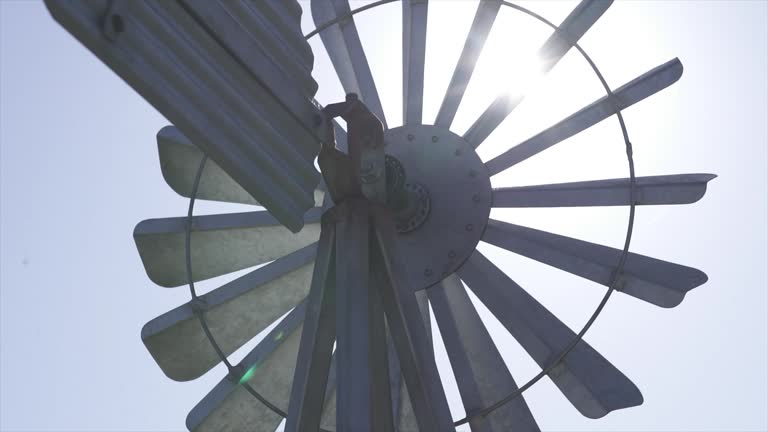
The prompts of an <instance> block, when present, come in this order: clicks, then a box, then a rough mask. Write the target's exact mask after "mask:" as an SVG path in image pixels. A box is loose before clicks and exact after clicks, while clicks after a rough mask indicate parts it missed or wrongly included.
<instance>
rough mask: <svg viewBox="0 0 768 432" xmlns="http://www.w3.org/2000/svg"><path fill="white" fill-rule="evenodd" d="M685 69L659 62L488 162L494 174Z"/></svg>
mask: <svg viewBox="0 0 768 432" xmlns="http://www.w3.org/2000/svg"><path fill="white" fill-rule="evenodd" d="M682 73H683V65H682V64H681V63H680V60H678V59H674V60H670V61H669V62H667V63H664V64H663V65H661V66H658V67H656V68H654V69H652V70H650V71H648V72H646V73H645V74H643V75H641V76H640V77H638V78H635V79H634V80H632V81H630V82H629V83H627V84H624V85H623V86H621V87H619V88H618V89H617V90H615V91H614V92H613V94H614V97H613V98H611V97H609V96H604V97H602V98H600V99H598V100H597V101H595V102H593V103H592V104H590V105H588V106H586V107H584V108H582V109H581V110H580V111H578V112H576V113H574V114H571V115H570V116H569V117H567V118H566V119H564V120H562V121H560V122H559V123H557V124H555V125H553V126H551V127H550V128H548V129H546V130H544V131H543V132H541V133H539V134H538V135H535V136H533V137H531V138H529V139H527V140H526V141H523V142H522V143H520V144H518V145H516V146H515V147H512V148H511V149H509V150H507V151H506V152H504V153H502V154H500V155H499V156H496V157H495V158H493V159H491V160H490V161H488V162H487V163H486V164H485V165H486V166H487V167H488V171H489V173H490V175H491V176H494V175H496V174H498V173H500V172H502V171H504V170H506V169H507V168H509V167H511V166H513V165H515V164H517V163H520V162H522V161H524V160H526V159H528V158H529V157H531V156H534V155H536V154H538V153H540V152H542V151H544V150H546V149H548V148H550V147H552V146H553V145H555V144H557V143H559V142H561V141H563V140H565V139H567V138H570V137H572V136H574V135H576V134H577V133H579V132H581V131H583V130H585V129H587V128H589V127H591V126H594V125H595V124H597V123H599V122H601V121H603V120H605V119H606V118H608V117H610V116H612V115H614V114H616V113H617V112H618V111H619V110H623V109H625V108H627V107H629V106H632V105H633V104H635V103H637V102H639V101H641V100H643V99H645V98H647V97H649V96H651V95H653V94H655V93H656V92H658V91H660V90H663V89H665V88H667V87H669V86H670V85H672V84H673V83H675V82H676V81H677V80H678V79H680V76H681V75H682Z"/></svg>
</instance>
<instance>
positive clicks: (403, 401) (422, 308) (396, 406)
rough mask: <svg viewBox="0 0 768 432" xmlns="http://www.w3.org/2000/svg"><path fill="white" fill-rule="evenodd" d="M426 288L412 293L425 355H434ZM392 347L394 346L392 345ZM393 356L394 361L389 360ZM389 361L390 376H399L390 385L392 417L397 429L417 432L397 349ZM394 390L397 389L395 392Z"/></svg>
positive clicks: (414, 415) (414, 413)
mask: <svg viewBox="0 0 768 432" xmlns="http://www.w3.org/2000/svg"><path fill="white" fill-rule="evenodd" d="M426 291H427V290H420V291H416V292H415V293H413V294H414V295H415V296H416V304H417V305H418V306H419V312H420V313H421V321H422V322H423V323H424V330H426V339H427V342H426V346H425V348H426V352H427V354H426V355H427V356H429V357H434V356H435V350H434V345H433V343H432V322H431V321H432V320H431V319H430V317H429V298H428V296H427V293H426ZM393 348H394V346H393ZM392 357H394V361H393V360H391V359H392ZM390 362H391V364H392V363H393V364H394V365H395V366H396V369H397V370H396V371H393V370H392V369H390V378H391V377H400V379H399V381H397V383H396V384H394V385H393V386H392V411H393V415H392V418H394V419H396V420H397V419H399V420H397V423H396V424H397V429H396V430H397V431H402V432H418V431H419V425H418V421H417V420H416V412H415V410H414V407H413V405H412V404H411V397H410V395H409V394H408V387H407V386H406V385H403V384H405V378H404V377H403V376H402V374H401V373H400V372H401V370H400V359H399V358H397V350H395V352H394V356H393V355H390ZM395 391H398V392H397V393H395Z"/></svg>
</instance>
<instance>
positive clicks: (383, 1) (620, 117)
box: [185, 0, 636, 432]
mask: <svg viewBox="0 0 768 432" xmlns="http://www.w3.org/2000/svg"><path fill="white" fill-rule="evenodd" d="M394 1H396V0H379V1H376V2H373V3H370V4H368V5H365V6H362V7H359V8H357V9H355V10H352V11H350V13H348V14H344V15H340V16H338V17H336V18H335V19H333V20H331V21H328V22H326V23H323V24H322V25H320V26H318V27H317V28H315V30H313V31H311V32H309V33H308V34H307V35H305V37H304V38H305V40H309V39H310V38H312V37H313V36H315V35H317V34H318V33H319V32H321V31H323V30H325V29H326V28H328V27H330V26H332V25H334V24H336V23H338V22H340V21H343V20H345V19H348V18H352V17H353V16H354V15H356V14H358V13H360V12H364V11H366V10H369V9H373V8H375V7H378V6H381V5H384V4H387V3H393V2H394ZM501 4H502V5H503V6H507V7H510V8H512V9H515V10H517V11H519V12H522V13H524V14H526V15H528V16H530V17H533V18H536V19H537V20H539V21H540V22H542V23H544V24H546V25H548V26H549V27H551V28H552V29H553V30H554V31H555V32H557V31H559V27H558V26H556V25H555V24H553V23H552V22H550V21H549V20H547V19H546V18H544V17H542V16H541V15H539V14H537V13H535V12H533V11H531V10H528V9H526V8H525V7H522V6H519V5H516V4H513V3H510V2H508V1H504V0H502V2H501ZM573 48H576V49H577V50H578V51H579V53H580V54H581V56H582V57H583V58H584V60H586V61H587V63H588V64H589V66H590V67H591V68H592V71H593V72H594V73H595V75H596V76H597V78H598V79H599V80H600V83H601V84H602V86H603V88H604V89H605V92H606V94H607V96H608V97H609V98H610V99H613V98H614V94H613V91H612V90H611V87H610V86H609V85H608V83H607V82H606V80H605V77H603V74H602V73H601V72H600V70H599V69H598V67H597V65H596V64H595V63H594V61H592V59H591V57H589V55H588V54H587V53H586V51H584V49H583V48H581V46H579V44H578V43H574V44H573ZM616 118H617V119H618V121H619V126H620V127H621V132H622V135H623V137H624V144H625V147H626V152H627V163H628V165H629V179H630V182H629V198H630V200H629V201H630V204H629V217H628V221H627V231H626V235H625V238H624V248H623V250H622V254H621V258H620V259H619V264H618V265H617V266H616V269H615V270H614V272H613V275H612V277H611V283H610V284H609V288H608V290H607V291H606V293H605V295H604V296H603V298H602V300H600V303H599V304H598V305H597V308H595V310H594V312H593V313H592V315H591V316H590V318H589V320H587V323H586V324H585V325H584V327H583V328H582V329H581V331H579V333H578V334H577V335H576V337H575V338H574V339H573V341H571V343H570V344H568V346H566V347H565V348H564V349H563V350H562V351H561V353H560V354H559V355H558V356H557V357H556V358H555V360H554V361H552V363H551V364H550V365H549V366H547V367H546V368H544V369H542V370H541V372H539V373H538V374H537V375H536V376H534V377H533V378H531V379H530V380H529V381H528V382H527V383H525V384H524V385H522V386H521V387H519V388H518V389H517V391H514V392H512V393H510V394H508V395H507V396H505V397H503V398H502V399H500V400H499V401H498V402H496V403H494V404H492V405H490V406H488V407H486V408H484V409H482V410H478V411H475V412H473V413H467V415H466V417H464V418H462V419H460V420H457V421H455V422H454V423H453V425H454V426H460V425H463V424H465V423H469V422H470V421H472V420H474V419H476V418H479V417H485V416H487V415H488V414H490V413H491V412H493V411H494V410H496V409H498V408H499V407H501V406H503V405H504V404H506V403H507V402H509V401H511V400H512V399H514V398H516V397H517V396H520V395H521V394H522V393H523V392H524V391H525V390H527V389H529V388H530V387H532V386H533V385H534V384H536V383H537V382H538V381H539V380H541V378H543V377H544V376H545V375H547V374H548V373H549V372H550V371H551V370H552V369H553V368H554V367H555V366H557V365H558V364H559V363H560V362H561V361H562V360H563V359H564V358H565V357H566V356H567V355H568V354H569V353H570V352H571V351H572V350H573V348H575V347H576V345H577V344H578V343H579V342H580V341H581V340H582V339H583V338H584V335H585V334H586V333H587V331H588V330H589V329H590V328H591V327H592V325H593V324H594V323H595V321H596V320H597V317H598V316H599V315H600V313H601V312H602V311H603V309H604V308H605V305H606V304H607V303H608V299H609V298H610V297H611V294H613V292H614V291H615V290H616V285H617V282H618V280H619V278H620V276H621V275H622V273H623V272H624V265H625V263H626V260H627V256H628V254H629V245H630V243H631V240H632V231H633V228H634V222H635V206H636V191H635V183H636V180H635V163H634V159H633V157H632V143H631V142H630V140H629V133H628V131H627V127H626V124H625V122H624V117H623V115H622V113H621V109H617V110H616ZM206 160H207V156H205V155H204V156H203V158H202V159H201V161H200V166H199V167H198V172H197V175H196V178H195V183H194V185H193V190H192V194H191V196H190V202H189V212H188V214H187V225H186V229H185V231H186V232H185V234H186V241H185V249H186V251H185V252H186V255H187V262H186V267H187V276H188V283H189V287H190V292H191V295H192V300H191V303H195V301H196V300H197V294H196V293H195V287H194V282H193V281H192V278H191V273H192V265H191V262H190V261H191V260H190V259H189V257H190V254H191V251H190V240H191V239H190V237H191V225H192V215H193V209H194V202H195V198H196V196H197V189H198V186H199V183H200V177H201V174H202V171H203V168H204V166H205V162H206ZM197 316H198V318H199V320H200V323H201V325H202V326H203V329H204V330H205V334H206V336H207V338H208V340H209V342H210V343H211V345H213V347H214V349H215V350H216V352H217V353H218V354H219V357H220V358H221V361H222V362H223V363H224V364H225V365H227V367H228V369H229V371H230V373H232V372H233V371H234V370H235V369H236V368H235V367H233V366H232V365H231V364H230V363H229V360H228V358H227V356H226V355H224V354H223V352H222V351H221V349H220V348H219V347H218V344H217V343H216V341H215V338H214V337H213V335H212V334H211V332H210V330H209V329H208V326H207V324H206V322H205V314H204V311H200V312H199V313H197ZM243 385H244V386H245V388H246V390H248V392H249V393H251V394H252V395H253V396H254V397H256V398H257V399H258V400H259V401H260V402H261V403H263V404H264V405H265V406H267V408H269V409H270V410H272V411H273V412H275V413H276V414H278V415H280V416H282V417H285V416H286V413H285V412H283V411H282V410H280V409H279V408H277V407H276V406H275V405H273V404H272V403H270V402H269V401H268V400H266V399H265V398H264V397H263V396H261V395H260V394H259V393H258V392H256V391H255V390H254V389H253V388H252V387H251V386H250V385H248V383H244V384H243ZM321 430H323V431H324V432H327V431H325V430H324V429H321Z"/></svg>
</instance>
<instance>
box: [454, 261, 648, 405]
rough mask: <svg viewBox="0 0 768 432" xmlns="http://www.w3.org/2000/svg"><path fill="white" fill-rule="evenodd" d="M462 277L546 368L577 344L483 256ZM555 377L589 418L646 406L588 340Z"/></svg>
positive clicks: (462, 271)
mask: <svg viewBox="0 0 768 432" xmlns="http://www.w3.org/2000/svg"><path fill="white" fill-rule="evenodd" d="M458 274H459V276H460V277H461V279H462V280H463V281H464V282H465V283H466V284H467V286H469V288H470V289H471V290H472V291H473V292H474V293H475V295H477V297H478V298H479V299H480V301H482V302H483V304H485V306H486V307H487V308H488V309H489V310H490V311H491V312H492V313H493V314H494V315H495V316H496V318H498V320H499V321H500V322H501V323H502V324H503V325H504V326H505V327H506V328H507V330H508V331H509V332H510V333H511V334H512V336H514V337H515V339H517V341H518V342H519V343H520V345H521V346H522V347H523V348H524V349H525V350H526V351H527V352H528V354H530V356H531V357H532V358H533V359H534V360H535V361H536V363H538V364H539V366H540V367H541V368H546V367H549V366H550V362H552V361H554V360H555V359H556V358H557V357H558V356H559V354H560V353H561V351H562V350H563V349H565V348H566V347H567V346H568V345H569V344H570V343H571V342H572V341H573V340H574V339H575V337H576V334H575V333H574V332H573V331H572V330H571V329H569V328H568V326H566V325H565V324H563V323H562V322H561V321H560V320H559V319H557V317H555V316H554V315H553V314H552V313H551V312H550V311H549V310H547V309H546V308H545V307H544V306H542V305H541V304H540V303H539V302H538V301H536V299H534V298H533V297H532V296H531V295H530V294H528V293H527V292H526V291H525V290H524V289H522V288H521V287H520V286H519V285H517V284H516V283H515V282H514V281H513V280H512V279H510V278H509V277H508V276H507V275H505V274H504V272H502V271H501V270H499V268H498V267H496V266H495V265H494V264H493V263H492V262H490V261H488V259H487V258H485V257H484V256H483V255H482V254H481V253H480V252H478V251H475V252H474V253H473V254H472V256H471V257H470V258H469V259H468V260H467V261H466V262H465V263H464V265H463V266H462V267H461V268H460V269H459V271H458ZM549 377H550V378H551V379H552V381H554V383H555V384H556V385H557V387H558V388H559V389H560V391H561V392H562V393H563V395H564V396H565V397H566V398H568V400H569V401H570V402H571V404H572V405H573V406H574V407H575V408H576V409H578V410H579V412H581V413H582V414H583V415H584V416H586V417H589V418H599V417H602V416H604V415H606V414H608V413H609V412H611V411H613V410H617V409H622V408H628V407H632V406H636V405H640V404H641V403H643V396H642V395H641V394H640V391H639V390H638V389H637V387H635V385H634V384H633V383H632V382H631V381H630V380H629V379H628V378H627V377H626V376H624V374H622V373H621V372H620V371H619V370H618V369H616V367H615V366H613V365H612V364H611V363H610V362H609V361H608V360H606V359H605V358H604V357H603V356H601V355H600V354H599V353H598V352H597V351H595V350H594V349H593V348H592V347H591V346H589V344H587V343H586V342H585V341H583V340H582V341H579V343H578V344H577V345H576V346H575V347H574V349H573V350H572V351H571V352H570V353H569V354H568V355H567V356H566V357H565V358H564V359H563V361H562V362H561V363H560V364H559V365H557V366H556V367H555V368H554V369H552V371H551V372H550V373H549Z"/></svg>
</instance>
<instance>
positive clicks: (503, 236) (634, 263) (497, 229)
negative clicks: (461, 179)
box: [483, 219, 707, 308]
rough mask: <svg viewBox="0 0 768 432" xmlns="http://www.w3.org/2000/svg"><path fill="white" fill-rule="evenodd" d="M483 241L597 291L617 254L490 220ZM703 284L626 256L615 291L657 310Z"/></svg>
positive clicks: (687, 271)
mask: <svg viewBox="0 0 768 432" xmlns="http://www.w3.org/2000/svg"><path fill="white" fill-rule="evenodd" d="M483 241H485V242H488V243H490V244H493V245H495V246H498V247H501V248H504V249H506V250H508V251H510V252H515V253H517V254H520V255H523V256H525V257H528V258H531V259H534V260H536V261H539V262H542V263H544V264H548V265H551V266H553V267H556V268H559V269H561V270H564V271H567V272H568V273H572V274H575V275H577V276H581V277H583V278H586V279H589V280H591V281H594V282H597V283H599V284H601V285H605V286H608V285H609V284H610V283H611V280H612V277H613V272H614V271H615V269H616V266H617V265H618V263H619V259H620V258H621V254H622V251H621V250H619V249H614V248H610V247H607V246H602V245H599V244H595V243H589V242H585V241H583V240H577V239H574V238H570V237H565V236H561V235H557V234H552V233H549V232H546V231H539V230H535V229H532V228H526V227H522V226H518V225H512V224H508V223H504V222H499V221H495V220H493V219H491V220H490V221H489V222H488V227H487V228H486V231H485V234H484V235H483ZM706 281H707V275H705V274H704V273H703V272H701V271H700V270H697V269H695V268H691V267H685V266H682V265H679V264H674V263H670V262H667V261H662V260H658V259H655V258H650V257H647V256H644V255H638V254H634V253H630V254H628V255H627V261H626V262H625V264H624V273H622V275H621V276H620V280H619V286H618V287H617V288H616V289H617V290H618V291H621V292H623V293H625V294H628V295H631V296H632V297H636V298H638V299H640V300H644V301H647V302H649V303H652V304H655V305H657V306H661V307H667V308H670V307H675V306H677V305H678V304H680V302H681V301H683V297H685V294H686V293H687V292H688V291H690V290H692V289H694V288H696V287H697V286H699V285H701V284H703V283H704V282H706Z"/></svg>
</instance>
